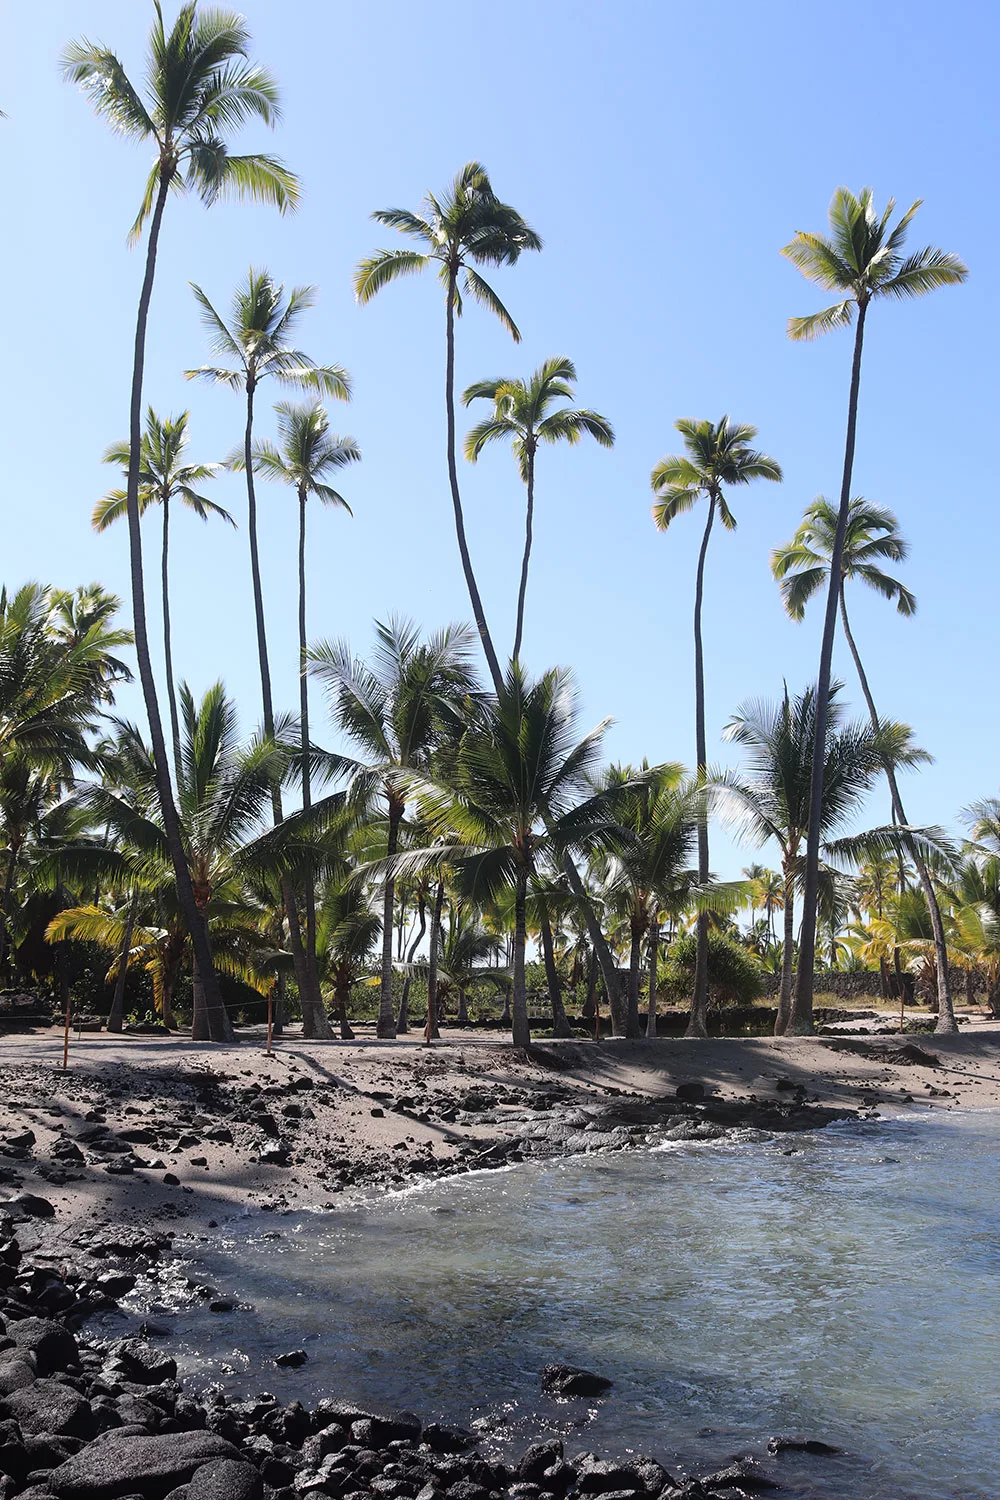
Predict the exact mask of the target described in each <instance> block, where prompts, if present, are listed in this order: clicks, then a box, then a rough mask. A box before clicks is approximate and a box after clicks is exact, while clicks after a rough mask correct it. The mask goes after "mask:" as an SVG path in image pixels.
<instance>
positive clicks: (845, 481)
mask: <svg viewBox="0 0 1000 1500" xmlns="http://www.w3.org/2000/svg"><path fill="white" fill-rule="evenodd" d="M867 310H868V305H867V303H866V302H864V301H861V302H859V303H858V323H857V329H856V331H855V334H854V360H853V363H852V365H851V391H850V396H849V398H848V404H847V441H846V444H845V447H844V473H843V477H842V479H841V485H840V511H839V513H838V515H837V530H836V533H835V534H834V541H833V552H832V554H831V557H830V586H829V589H828V590H827V596H826V615H825V617H824V620H823V644H822V647H821V649H820V656H819V681H818V683H817V685H816V723H815V726H814V730H813V748H812V774H811V777H810V781H809V830H808V834H807V837H806V860H805V876H804V879H803V883H802V942H801V946H800V948H799V968H798V974H797V976H796V981H795V995H794V998H793V1000H792V1014H791V1019H790V1020H789V1030H790V1031H792V1032H793V1033H795V1034H796V1035H805V1034H807V1033H809V1032H811V1031H812V1029H813V1017H812V1009H813V970H814V968H815V966H816V904H817V901H818V899H819V844H820V834H821V832H822V830H821V828H820V821H821V819H822V815H823V765H824V762H825V760H826V754H825V751H826V725H827V715H828V710H829V699H830V672H831V668H832V666H833V638H834V634H835V632H836V629H837V603H838V600H839V597H840V583H841V573H842V563H843V556H844V537H845V536H846V534H847V518H848V512H849V510H850V504H851V477H852V474H853V471H854V443H855V438H856V436H857V425H858V391H859V389H860V385H861V351H862V348H863V346H864V337H865V313H866V312H867Z"/></svg>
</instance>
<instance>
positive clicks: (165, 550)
mask: <svg viewBox="0 0 1000 1500" xmlns="http://www.w3.org/2000/svg"><path fill="white" fill-rule="evenodd" d="M169 552H170V498H169V496H167V495H164V497H163V547H162V552H161V556H160V590H161V592H162V594H163V664H164V669H165V671H166V676H167V704H168V706H169V708H170V738H171V740H172V742H173V750H174V776H175V777H176V780H177V787H178V790H179V789H180V786H181V726H180V719H179V718H178V716H177V693H176V691H175V689H174V654H173V651H172V650H171V646H170V582H169V579H170V568H169Z"/></svg>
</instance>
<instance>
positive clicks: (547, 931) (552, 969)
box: [539, 907, 573, 1037]
mask: <svg viewBox="0 0 1000 1500" xmlns="http://www.w3.org/2000/svg"><path fill="white" fill-rule="evenodd" d="M539 928H540V930H541V935H542V960H543V962H544V964H545V983H546V986H547V987H548V991H549V1006H550V1008H551V1011H552V1035H553V1036H558V1037H571V1036H572V1035H573V1031H572V1028H571V1027H570V1024H569V1022H568V1021H567V1019H566V1008H565V1006H564V1005H563V998H562V985H561V984H560V982H559V970H558V968H557V967H556V953H555V945H554V944H553V942H552V924H551V923H550V921H549V914H548V912H547V911H546V910H545V909H544V907H543V909H542V914H541V921H540V923H539Z"/></svg>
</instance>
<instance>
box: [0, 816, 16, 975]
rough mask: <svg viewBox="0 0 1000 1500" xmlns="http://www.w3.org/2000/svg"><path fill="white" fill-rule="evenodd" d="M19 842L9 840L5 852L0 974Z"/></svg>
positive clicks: (7, 938) (0, 900)
mask: <svg viewBox="0 0 1000 1500" xmlns="http://www.w3.org/2000/svg"><path fill="white" fill-rule="evenodd" d="M18 853H19V844H18V843H16V842H14V841H11V846H10V849H9V850H8V854H7V871H6V874H5V875H4V882H3V892H2V894H0V975H2V974H5V971H6V968H7V950H8V948H9V947H10V926H9V922H10V898H11V896H12V894H13V891H14V877H15V875H16V873H17V858H18Z"/></svg>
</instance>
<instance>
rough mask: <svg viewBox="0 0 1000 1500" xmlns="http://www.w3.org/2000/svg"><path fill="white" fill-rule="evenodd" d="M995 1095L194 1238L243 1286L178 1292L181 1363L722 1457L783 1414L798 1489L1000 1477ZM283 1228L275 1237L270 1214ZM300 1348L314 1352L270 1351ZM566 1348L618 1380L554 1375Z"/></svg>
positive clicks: (677, 1458)
mask: <svg viewBox="0 0 1000 1500" xmlns="http://www.w3.org/2000/svg"><path fill="white" fill-rule="evenodd" d="M998 1162H1000V1116H994V1115H976V1116H971V1115H967V1116H964V1117H963V1116H958V1115H952V1116H949V1117H946V1118H940V1117H937V1118H933V1119H927V1118H924V1119H920V1120H919V1121H916V1122H911V1121H906V1122H903V1121H882V1122H879V1123H872V1124H868V1123H866V1124H855V1123H851V1124H849V1125H839V1126H835V1127H833V1128H831V1129H828V1130H826V1131H822V1132H817V1133H815V1134H812V1135H808V1136H793V1137H784V1138H782V1139H780V1140H777V1141H775V1142H773V1143H767V1144H753V1145H750V1144H747V1145H734V1144H728V1143H727V1144H724V1145H721V1146H720V1145H718V1144H713V1145H711V1146H700V1147H685V1148H682V1149H673V1150H670V1151H655V1152H649V1153H646V1154H638V1155H633V1154H630V1155H615V1156H608V1157H603V1158H587V1159H583V1158H577V1159H573V1160H569V1161H563V1162H559V1163H550V1164H546V1165H526V1166H523V1167H519V1168H517V1169H515V1170H513V1171H508V1172H503V1173H494V1174H486V1175H480V1176H476V1177H465V1178H458V1179H454V1180H452V1181H450V1182H447V1183H441V1184H437V1185H433V1186H429V1187H427V1188H425V1189H423V1190H421V1191H420V1192H416V1193H411V1194H409V1195H404V1196H395V1197H389V1198H386V1199H383V1200H382V1201H381V1202H380V1203H378V1204H377V1205H375V1206H370V1207H365V1208H358V1209H353V1210H347V1211H343V1212H336V1213H323V1214H316V1215H309V1214H307V1215H301V1216H297V1217H295V1218H281V1219H273V1218H271V1219H268V1220H267V1222H266V1227H262V1222H261V1221H260V1220H255V1221H248V1223H247V1227H246V1229H245V1231H244V1232H240V1231H239V1229H237V1230H235V1231H234V1230H233V1229H232V1226H230V1229H229V1231H228V1234H227V1238H226V1239H225V1240H224V1241H223V1242H222V1244H221V1245H218V1244H217V1245H214V1246H212V1247H211V1248H210V1249H209V1248H208V1247H205V1246H190V1247H187V1248H188V1249H190V1250H192V1251H193V1252H194V1253H195V1255H196V1258H197V1260H198V1265H199V1274H204V1275H205V1277H206V1278H208V1279H210V1280H211V1281H212V1282H213V1284H214V1285H216V1286H218V1287H219V1288H220V1289H222V1290H223V1291H224V1292H227V1293H231V1294H234V1295H238V1296H240V1297H241V1298H242V1299H243V1300H244V1301H245V1302H246V1303H248V1304H250V1305H249V1306H247V1307H241V1308H240V1309H238V1310H237V1311H234V1312H232V1313H229V1314H224V1315H214V1316H213V1315H211V1314H208V1313H206V1312H205V1311H204V1310H203V1308H202V1307H200V1306H199V1307H197V1308H194V1307H186V1308H181V1309H180V1310H179V1312H178V1314H177V1316H176V1319H175V1333H176V1345H177V1346H178V1347H179V1350H180V1353H181V1355H182V1356H183V1358H182V1368H185V1369H187V1370H188V1371H189V1372H191V1373H192V1374H193V1375H194V1376H195V1377H196V1378H198V1379H201V1380H207V1379H209V1378H213V1379H223V1380H224V1381H225V1383H226V1385H227V1386H228V1387H229V1388H231V1389H236V1390H240V1391H244V1392H251V1391H257V1390H261V1389H270V1390H274V1391H276V1392H279V1393H280V1394H282V1396H283V1398H285V1399H291V1398H292V1397H293V1396H298V1397H301V1398H302V1399H303V1400H306V1401H308V1400H313V1399H316V1398H318V1397H319V1396H321V1395H323V1394H325V1393H327V1392H330V1393H336V1394H338V1395H344V1396H351V1397H355V1398H357V1399H358V1400H359V1401H362V1402H364V1401H365V1400H369V1401H374V1400H377V1401H380V1402H384V1403H388V1404H392V1405H396V1406H406V1407H409V1408H411V1409H413V1410H416V1411H418V1412H419V1413H420V1414H421V1415H422V1416H424V1417H425V1419H429V1418H430V1417H431V1416H432V1415H435V1416H436V1415H443V1416H446V1417H447V1418H450V1419H452V1420H456V1421H460V1422H463V1423H466V1424H468V1423H469V1421H470V1419H480V1420H481V1421H482V1422H483V1424H484V1427H485V1428H486V1430H488V1431H489V1432H490V1433H493V1434H496V1435H497V1437H496V1442H498V1443H500V1444H501V1445H502V1444H503V1443H504V1442H523V1441H525V1440H526V1439H527V1438H529V1437H530V1436H532V1435H534V1434H535V1433H536V1432H539V1431H551V1430H559V1431H562V1432H564V1433H565V1434H567V1448H568V1451H570V1452H573V1451H575V1450H577V1449H579V1448H588V1449H595V1450H598V1451H606V1452H621V1451H623V1450H624V1449H626V1448H629V1449H633V1450H638V1451H643V1452H652V1453H654V1454H656V1456H657V1457H659V1458H660V1459H661V1460H662V1461H663V1462H665V1463H666V1464H667V1467H668V1468H669V1467H672V1466H673V1467H686V1468H687V1469H688V1470H691V1471H696V1470H698V1469H699V1468H701V1469H704V1468H705V1467H714V1466H718V1465H720V1464H722V1463H723V1462H724V1461H726V1460H728V1459H729V1458H730V1457H732V1456H735V1455H737V1454H741V1453H746V1452H752V1451H753V1452H758V1453H759V1452H761V1450H762V1448H763V1445H764V1444H766V1441H767V1438H768V1437H769V1436H770V1435H772V1434H790V1433H791V1434H798V1435H804V1436H809V1437H818V1438H822V1439H824V1440H826V1441H827V1442H832V1443H835V1444H837V1445H838V1446H840V1447H842V1448H843V1449H844V1450H845V1454H844V1456H843V1457H842V1458H836V1459H828V1458H822V1459H821V1458H794V1459H793V1458H790V1457H783V1458H781V1459H776V1460H768V1461H767V1462H768V1466H769V1472H770V1473H771V1474H772V1475H773V1476H774V1477H775V1478H778V1479H779V1480H781V1482H782V1483H783V1484H784V1485H785V1486H787V1491H786V1492H787V1493H789V1494H791V1495H794V1496H801V1497H810V1496H812V1497H845V1500H846V1497H848V1496H851V1497H855V1496H862V1497H872V1500H889V1497H891V1500H931V1497H933V1500H939V1497H951V1496H955V1497H957V1496H962V1497H967V1500H968V1497H975V1500H987V1497H989V1500H993V1497H996V1496H997V1495H1000V1411H998V1400H997V1398H998V1386H1000V1295H998V1293H1000V1199H998V1192H997V1183H998ZM275 1229H277V1230H278V1231H279V1237H278V1238H273V1237H268V1236H269V1235H273V1233H274V1230H275ZM300 1345H301V1346H302V1347H303V1348H305V1349H306V1350H308V1352H309V1363H308V1364H307V1365H305V1366H304V1367H303V1368H302V1369H299V1370H295V1371H288V1372H282V1371H278V1370H276V1369H275V1367H274V1365H273V1363H272V1361H273V1357H274V1355H276V1354H278V1353H280V1352H282V1351H283V1350H286V1349H289V1348H293V1347H296V1346H300ZM552 1360H565V1361H567V1362H569V1363H573V1364H582V1365H586V1366H588V1367H589V1368H592V1369H595V1370H598V1371H600V1372H601V1373H603V1374H606V1375H609V1376H611V1377H612V1378H613V1380H614V1382H615V1385H614V1390H613V1392H612V1393H611V1394H610V1396H609V1398H608V1399H607V1400H605V1401H603V1402H599V1403H598V1402H595V1403H587V1402H574V1403H555V1402H551V1401H548V1400H547V1399H546V1398H542V1397H540V1395H539V1393H538V1371H539V1369H540V1367H541V1366H542V1365H543V1364H545V1363H547V1362H548V1361H552Z"/></svg>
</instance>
